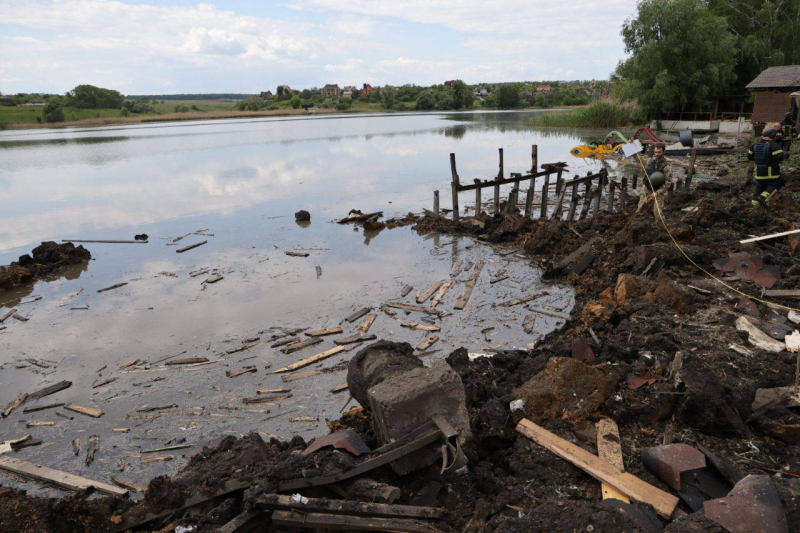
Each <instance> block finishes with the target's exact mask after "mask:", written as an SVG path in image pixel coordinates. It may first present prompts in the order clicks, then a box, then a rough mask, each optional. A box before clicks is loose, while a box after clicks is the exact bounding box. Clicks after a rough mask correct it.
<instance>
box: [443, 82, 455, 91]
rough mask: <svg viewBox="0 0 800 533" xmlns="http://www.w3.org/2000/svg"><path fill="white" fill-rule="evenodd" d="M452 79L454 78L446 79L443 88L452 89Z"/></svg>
mask: <svg viewBox="0 0 800 533" xmlns="http://www.w3.org/2000/svg"><path fill="white" fill-rule="evenodd" d="M454 81H455V80H447V81H446V82H444V90H445V91H448V90H450V89H452V88H453V82H454Z"/></svg>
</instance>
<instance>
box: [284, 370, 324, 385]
mask: <svg viewBox="0 0 800 533" xmlns="http://www.w3.org/2000/svg"><path fill="white" fill-rule="evenodd" d="M320 374H322V370H309V371H307V372H298V373H297V374H289V375H288V376H281V380H283V382H284V383H289V382H290V381H294V380H296V379H305V378H310V377H313V376H318V375H320Z"/></svg>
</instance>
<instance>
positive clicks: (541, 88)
mask: <svg viewBox="0 0 800 533" xmlns="http://www.w3.org/2000/svg"><path fill="white" fill-rule="evenodd" d="M552 91H553V88H552V87H550V86H549V85H539V86H537V87H536V92H537V93H549V92H552Z"/></svg>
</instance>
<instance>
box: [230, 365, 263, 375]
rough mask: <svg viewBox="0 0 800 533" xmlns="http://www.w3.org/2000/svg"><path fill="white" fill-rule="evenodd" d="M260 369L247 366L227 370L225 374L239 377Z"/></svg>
mask: <svg viewBox="0 0 800 533" xmlns="http://www.w3.org/2000/svg"><path fill="white" fill-rule="evenodd" d="M257 371H258V369H257V368H256V367H254V366H246V367H244V368H240V369H239V370H229V371H227V372H225V375H226V376H228V377H229V378H238V377H239V376H242V375H244V374H250V373H256V372H257Z"/></svg>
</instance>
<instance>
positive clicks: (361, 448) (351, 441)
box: [301, 429, 372, 457]
mask: <svg viewBox="0 0 800 533" xmlns="http://www.w3.org/2000/svg"><path fill="white" fill-rule="evenodd" d="M326 446H333V447H334V448H336V449H344V450H347V451H348V452H350V453H352V454H353V455H355V456H356V457H358V456H359V455H361V454H364V453H369V452H370V451H372V450H370V449H369V446H367V445H366V443H364V440H363V439H362V438H361V437H360V436H359V435H358V433H356V432H355V431H353V430H352V429H343V430H341V431H337V432H336V433H331V434H329V435H325V436H324V437H320V438H318V439H314V442H312V443H311V445H309V447H308V448H306V449H305V450H303V453H302V454H301V455H309V454H312V453H314V452H316V451H318V450H320V449H322V448H325V447H326Z"/></svg>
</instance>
